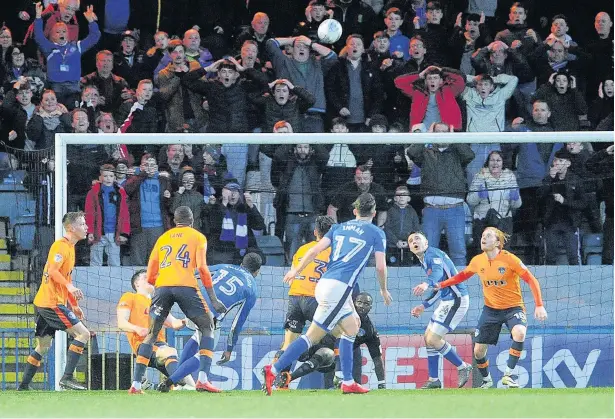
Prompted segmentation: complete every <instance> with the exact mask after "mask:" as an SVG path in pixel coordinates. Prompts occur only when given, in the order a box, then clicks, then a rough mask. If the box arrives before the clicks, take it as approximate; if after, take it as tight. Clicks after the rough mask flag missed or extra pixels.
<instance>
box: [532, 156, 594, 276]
mask: <svg viewBox="0 0 615 419" xmlns="http://www.w3.org/2000/svg"><path fill="white" fill-rule="evenodd" d="M570 164H571V155H570V153H569V152H568V150H566V149H561V150H559V151H558V152H556V153H555V157H554V159H553V163H552V165H551V167H550V168H549V173H548V174H547V176H546V177H545V178H544V180H543V184H542V186H541V187H540V189H539V196H540V197H541V198H542V200H543V201H544V205H545V211H544V214H543V225H544V228H545V245H546V254H545V262H546V264H547V265H555V264H556V261H557V254H558V247H559V245H560V243H563V244H564V247H565V249H566V256H567V257H568V264H569V265H579V264H580V263H581V255H580V253H579V251H580V249H581V237H580V232H579V227H580V225H581V219H582V213H581V212H582V211H583V210H584V209H585V207H586V202H585V200H584V196H585V193H584V190H583V183H582V181H581V179H580V178H579V177H578V176H577V175H576V174H575V173H573V172H571V171H570V170H568V169H569V168H570Z"/></svg>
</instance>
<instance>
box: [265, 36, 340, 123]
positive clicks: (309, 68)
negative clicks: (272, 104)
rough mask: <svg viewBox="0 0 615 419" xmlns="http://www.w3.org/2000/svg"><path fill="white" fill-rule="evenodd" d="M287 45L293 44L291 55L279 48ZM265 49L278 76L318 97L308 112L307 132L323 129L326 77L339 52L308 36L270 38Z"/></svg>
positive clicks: (306, 119)
mask: <svg viewBox="0 0 615 419" xmlns="http://www.w3.org/2000/svg"><path fill="white" fill-rule="evenodd" d="M286 45H292V46H293V52H292V56H290V57H288V56H286V55H285V54H284V53H283V52H282V51H281V50H280V47H285V46H286ZM266 48H267V52H268V54H269V57H271V62H272V64H273V70H274V72H275V75H276V77H277V78H278V79H287V80H290V81H291V83H292V84H293V85H295V86H300V87H303V88H304V89H306V90H307V91H308V92H310V93H312V94H313V95H314V97H315V98H316V102H315V103H314V106H313V107H312V108H310V109H308V112H307V113H306V114H305V119H304V121H303V130H304V132H324V119H323V118H324V114H325V112H326V98H325V83H324V79H325V76H326V74H327V73H328V71H329V69H330V68H331V67H332V66H333V64H335V62H336V60H335V58H336V57H337V56H336V54H335V53H334V52H333V51H331V50H330V49H329V48H327V47H325V46H323V45H320V44H319V43H316V42H312V41H311V40H310V39H309V38H308V37H306V36H299V37H296V38H275V39H269V40H268V41H267V44H266ZM312 50H314V51H315V52H316V53H317V54H318V55H319V56H320V59H317V58H316V57H313V56H311V55H310V51H312Z"/></svg>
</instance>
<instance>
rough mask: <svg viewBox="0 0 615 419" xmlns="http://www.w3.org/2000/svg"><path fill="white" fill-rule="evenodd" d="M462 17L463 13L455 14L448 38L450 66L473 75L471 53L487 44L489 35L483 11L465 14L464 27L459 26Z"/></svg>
mask: <svg viewBox="0 0 615 419" xmlns="http://www.w3.org/2000/svg"><path fill="white" fill-rule="evenodd" d="M462 17H463V13H459V14H458V15H457V20H456V21H455V26H454V27H453V32H452V33H451V38H450V40H449V47H450V48H451V67H453V68H458V69H460V70H461V72H462V73H464V74H467V75H474V74H476V73H475V70H474V68H473V67H472V54H473V53H474V51H476V50H477V49H479V48H484V47H486V46H487V45H489V43H490V42H491V37H490V36H489V33H488V31H487V27H486V26H485V14H484V13H481V14H480V15H478V14H475V13H471V14H469V15H467V16H466V23H465V26H464V27H462V26H461V24H462Z"/></svg>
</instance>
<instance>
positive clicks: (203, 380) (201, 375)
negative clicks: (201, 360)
mask: <svg viewBox="0 0 615 419" xmlns="http://www.w3.org/2000/svg"><path fill="white" fill-rule="evenodd" d="M198 381H199V382H200V383H206V382H207V373H206V372H205V371H199V378H198Z"/></svg>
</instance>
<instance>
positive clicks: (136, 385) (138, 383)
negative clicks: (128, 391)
mask: <svg viewBox="0 0 615 419" xmlns="http://www.w3.org/2000/svg"><path fill="white" fill-rule="evenodd" d="M132 387H133V388H134V389H135V390H141V381H133V382H132Z"/></svg>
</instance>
